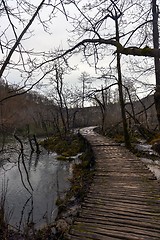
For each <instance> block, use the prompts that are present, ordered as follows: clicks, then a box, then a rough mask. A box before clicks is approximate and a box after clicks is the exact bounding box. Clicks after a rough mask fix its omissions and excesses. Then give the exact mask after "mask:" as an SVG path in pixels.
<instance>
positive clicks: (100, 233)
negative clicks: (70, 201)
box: [68, 129, 160, 240]
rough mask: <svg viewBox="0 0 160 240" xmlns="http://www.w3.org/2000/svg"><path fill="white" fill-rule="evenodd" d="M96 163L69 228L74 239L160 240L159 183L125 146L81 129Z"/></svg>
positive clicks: (70, 236)
mask: <svg viewBox="0 0 160 240" xmlns="http://www.w3.org/2000/svg"><path fill="white" fill-rule="evenodd" d="M81 134H82V135H83V136H84V137H85V138H86V139H87V140H88V141H89V142H90V144H91V146H92V149H93V151H94V155H95V160H96V166H95V168H96V171H95V176H94V179H93V183H92V185H91V187H90V189H89V192H88V194H87V196H86V197H85V199H84V202H83V204H82V208H81V210H80V213H79V216H78V217H77V218H76V220H75V222H74V224H73V226H72V227H71V229H70V232H69V235H68V239H73V240H91V239H92V240H93V239H94V240H117V239H124V240H153V239H154V240H160V183H159V182H158V181H157V180H156V178H155V177H154V175H153V174H152V173H151V172H150V170H149V169H148V168H147V166H146V165H145V164H144V163H143V162H142V161H141V160H140V159H138V158H137V157H136V156H135V155H134V154H132V153H131V152H130V151H129V150H127V149H126V148H125V147H123V146H120V145H118V144H116V143H115V142H114V141H112V140H111V139H108V138H106V137H103V136H101V135H99V134H98V133H95V132H94V131H93V129H83V130H81Z"/></svg>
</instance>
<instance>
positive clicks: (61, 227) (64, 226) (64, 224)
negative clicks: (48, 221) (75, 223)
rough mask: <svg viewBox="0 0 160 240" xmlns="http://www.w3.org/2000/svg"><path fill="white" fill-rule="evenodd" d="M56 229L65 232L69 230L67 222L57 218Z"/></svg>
mask: <svg viewBox="0 0 160 240" xmlns="http://www.w3.org/2000/svg"><path fill="white" fill-rule="evenodd" d="M56 230H57V232H59V233H65V232H67V231H68V230H69V224H68V223H67V222H66V221H65V220H64V219H59V220H57V222H56Z"/></svg>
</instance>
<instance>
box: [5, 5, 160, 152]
mask: <svg viewBox="0 0 160 240" xmlns="http://www.w3.org/2000/svg"><path fill="white" fill-rule="evenodd" d="M0 10H1V18H2V21H4V22H5V25H4V26H1V38H0V47H1V56H2V57H1V69H0V78H1V96H0V98H1V99H0V103H1V120H0V121H1V122H0V124H1V131H2V133H3V134H2V135H4V132H7V131H8V132H10V133H12V132H13V131H15V130H17V129H19V128H20V129H22V128H25V129H28V126H30V128H31V126H33V124H35V125H36V124H37V126H39V127H40V128H41V127H42V128H43V129H45V132H46V134H49V131H50V130H51V131H53V132H54V131H56V132H57V131H58V132H59V133H60V132H61V131H62V129H63V131H64V132H67V131H69V129H71V128H73V127H78V126H82V125H85V124H86V125H90V124H92V123H93V120H89V116H88V115H87V114H86V113H85V109H84V106H85V105H84V103H85V102H88V103H89V102H91V103H92V106H95V108H93V111H92V112H93V113H94V112H95V111H96V110H95V109H97V107H98V106H99V107H98V109H99V110H98V112H99V113H98V115H97V117H96V119H97V121H95V124H100V125H101V128H102V131H104V132H105V131H106V129H107V128H108V126H109V125H110V126H112V127H113V126H114V124H118V123H119V122H121V123H122V124H121V123H120V124H121V126H122V128H123V134H124V139H125V144H126V146H127V147H130V134H129V128H131V127H133V128H134V127H135V125H136V126H137V125H139V126H141V124H142V125H143V124H144V125H145V127H146V126H147V128H149V129H152V130H153V128H154V129H156V128H157V129H158V128H159V125H160V117H159V116H160V97H159V96H160V93H159V89H160V88H159V85H160V80H159V79H160V76H159V72H160V70H159V69H160V64H159V56H160V50H159V5H158V1H156V0H152V1H151V0H148V1H134V0H130V1H124V0H117V1H112V0H108V1H98V0H96V1H88V2H87V3H86V1H83V0H81V1H72V0H66V1H56V0H53V1H52V0H51V1H45V0H43V1H37V2H35V3H30V2H29V1H25V0H21V1H19V0H17V1H16V0H15V1H5V0H2V2H1V5H0ZM44 13H46V14H44ZM58 14H61V15H62V16H63V17H64V18H65V21H67V22H68V24H70V30H69V36H70V39H69V41H68V43H69V44H68V48H65V49H63V48H62V47H61V46H59V47H58V48H55V47H54V42H53V46H51V49H52V50H48V51H47V50H43V49H41V51H39V52H37V51H36V50H34V49H32V46H31V47H27V46H28V45H27V44H26V43H27V41H29V40H31V39H32V37H33V35H34V26H36V24H39V25H41V27H42V30H43V31H44V32H45V33H48V34H52V32H51V30H52V26H54V20H55V18H56V16H57V15H58ZM55 37H56V36H55ZM75 54H76V55H77V54H81V56H83V61H86V64H88V65H89V66H91V67H94V69H95V72H96V73H97V74H98V75H97V78H98V79H99V80H101V81H102V84H101V87H97V89H95V87H94V88H92V81H93V78H92V76H90V75H88V74H87V73H86V72H83V73H82V74H81V76H80V77H79V81H81V87H77V86H76V87H73V89H72V88H70V87H69V88H67V86H66V85H65V76H66V74H70V75H71V74H72V71H75V69H76V66H72V65H71V64H70V59H71V58H72V57H74V55H75ZM109 57H111V58H110V59H109ZM104 63H106V64H104ZM12 73H14V77H15V74H16V76H17V81H16V84H14V85H13V84H12V83H10V82H8V76H12ZM150 78H153V79H154V78H155V80H154V82H153V83H150V81H149V79H150ZM18 79H20V80H18ZM45 80H47V81H49V84H50V90H49V93H48V95H45V96H43V94H41V93H38V91H37V92H36V93H35V90H34V89H35V86H38V87H39V89H40V88H41V83H43V81H45ZM13 81H15V79H13ZM77 81H78V79H77ZM42 85H43V84H42ZM139 89H141V90H142V92H144V93H145V91H146V94H143V98H145V97H147V96H148V95H152V96H153V95H154V98H153V97H150V99H152V100H153V103H152V102H151V104H150V105H151V106H148V105H147V106H146V105H144V103H143V101H141V100H140V98H142V97H139V95H138V91H139ZM133 102H139V105H140V106H141V107H142V109H143V110H142V109H141V107H140V109H139V110H137V109H136V110H135V108H137V107H135V106H137V103H133ZM116 103H117V105H115V104H116ZM110 105H112V107H113V106H115V109H117V107H116V106H119V107H118V110H117V111H116V113H115V115H117V116H118V117H116V119H117V120H118V121H117V122H116V123H115V121H114V120H115V118H114V117H112V115H113V114H110V111H109V110H108V109H109V107H110ZM129 105H130V106H129ZM150 107H151V108H152V109H153V111H152V110H151V112H154V119H155V120H154V124H153V125H154V126H152V124H150V123H149V121H150V120H149V119H150V118H151V117H149V116H150V115H151V114H150V113H148V111H149V110H148V109H150ZM119 109H120V111H119ZM155 109H156V114H155ZM80 111H83V114H82V116H83V117H82V116H81V117H78V116H79V115H78V113H79V112H80ZM93 113H92V114H93ZM142 113H143V115H144V116H145V117H144V118H145V122H147V125H146V124H145V123H144V121H142V122H141V120H139V119H141V118H140V117H139V115H142ZM155 115H157V120H156V116H155ZM80 118H83V120H82V121H81V123H79V124H78V122H80ZM93 118H94V117H93ZM112 118H114V120H112ZM87 119H88V120H87ZM94 119H95V118H94ZM76 121H77V122H76ZM82 122H83V124H82ZM109 123H110V124H109ZM11 129H12V130H11Z"/></svg>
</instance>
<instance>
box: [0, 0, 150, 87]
mask: <svg viewBox="0 0 160 240" xmlns="http://www.w3.org/2000/svg"><path fill="white" fill-rule="evenodd" d="M35 2H37V3H39V2H40V0H35ZM41 11H42V12H41V13H42V18H43V19H45V17H46V15H47V14H48V13H49V11H48V10H47V11H46V10H45V11H44V10H43V9H42V10H41ZM66 11H70V12H72V13H73V12H74V11H75V9H73V8H72V7H69V8H68V9H66ZM74 13H76V12H74ZM16 24H17V22H16ZM2 25H3V26H7V23H6V19H4V18H3V24H1V26H0V27H1V28H2ZM110 27H111V26H110ZM71 29H72V27H71V25H70V24H69V22H68V21H67V20H66V17H65V15H64V14H62V13H60V12H58V13H56V17H55V18H53V20H52V24H51V25H50V29H49V32H50V33H51V34H49V33H46V32H45V31H44V30H43V28H42V26H41V24H39V23H38V21H37V20H36V21H35V22H34V24H33V25H32V26H31V29H30V30H34V32H33V33H32V35H33V36H32V37H31V38H29V39H27V40H25V41H22V43H23V45H24V46H25V48H26V49H34V50H35V51H42V50H43V51H52V50H54V49H55V48H59V47H60V48H63V49H66V48H68V42H67V40H68V39H69V38H71V39H72V35H71V34H70V33H69V32H70V30H71ZM16 30H17V31H18V30H19V32H20V31H21V28H19V29H16ZM7 34H8V35H9V36H10V39H12V34H11V33H10V32H9V31H8V32H7ZM0 58H3V54H2V53H1V52H0ZM13 58H15V59H16V58H17V55H16V54H15V55H14V56H13ZM82 58H83V56H82V54H79V55H74V56H72V58H71V59H69V64H70V65H71V66H77V69H76V70H74V71H72V72H71V73H70V74H69V75H65V76H64V80H65V82H67V83H68V84H70V85H75V84H76V85H80V82H79V80H78V79H79V77H80V75H81V73H82V72H84V71H85V72H87V73H88V74H90V76H91V77H94V78H96V77H97V78H98V77H100V75H101V74H100V73H99V72H96V71H95V68H94V66H92V67H90V66H89V65H88V64H87V63H86V62H84V61H81V59H82ZM113 58H114V56H113V55H111V56H106V57H105V58H104V60H102V61H100V62H99V66H100V67H104V68H105V67H106V66H108V65H109V63H110V62H111V61H112V59H113ZM123 58H125V59H126V62H127V61H128V59H129V57H123ZM142 61H143V59H142ZM126 62H125V63H124V64H122V71H123V74H124V75H125V74H126V73H127V75H128V76H129V77H132V72H131V71H130V70H129V69H127V65H126ZM127 71H128V72H127ZM146 78H147V75H146ZM149 78H150V80H149V81H150V82H151V83H154V77H153V76H151V77H149ZM7 80H9V82H11V83H12V82H13V83H18V82H20V81H21V77H20V76H18V74H17V72H16V71H14V70H12V71H10V72H9V73H8V74H7ZM47 81H48V80H47V79H46V80H43V83H46V82H47ZM102 84H104V81H102V80H97V81H94V85H95V86H96V87H97V88H100V87H101V85H102Z"/></svg>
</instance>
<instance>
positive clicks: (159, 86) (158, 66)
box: [152, 0, 160, 128]
mask: <svg viewBox="0 0 160 240" xmlns="http://www.w3.org/2000/svg"><path fill="white" fill-rule="evenodd" d="M156 2H157V1H156V0H152V15H153V46H154V48H155V49H159V30H158V14H159V9H158V5H157V4H156ZM154 66H155V77H156V89H155V94H154V101H155V107H156V111H157V118H158V123H159V128H160V60H159V57H154Z"/></svg>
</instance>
